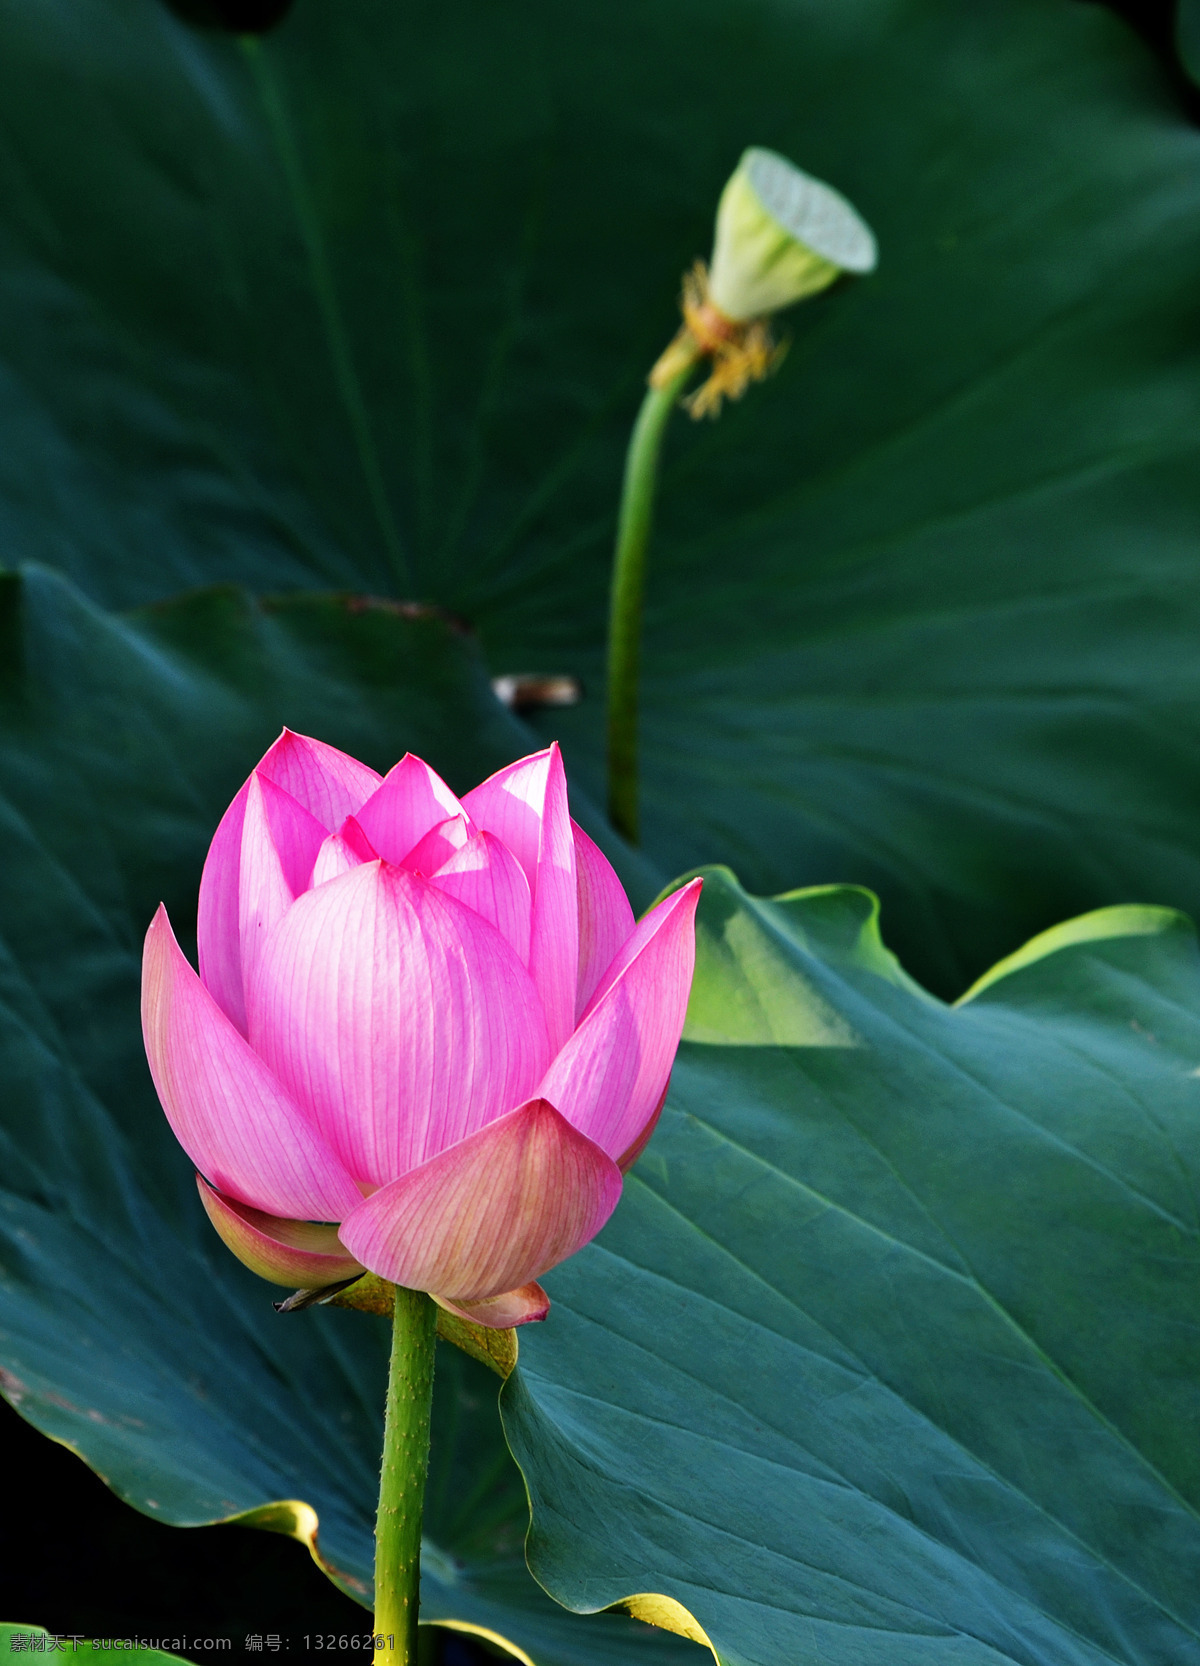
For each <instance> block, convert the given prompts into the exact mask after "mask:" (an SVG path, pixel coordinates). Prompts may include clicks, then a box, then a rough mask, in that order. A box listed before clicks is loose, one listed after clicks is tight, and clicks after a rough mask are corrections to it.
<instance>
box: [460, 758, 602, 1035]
mask: <svg viewBox="0 0 1200 1666" xmlns="http://www.w3.org/2000/svg"><path fill="white" fill-rule="evenodd" d="M463 807H464V808H465V809H466V811H467V812H468V814H469V815H470V817H471V819H472V821H473V822H474V823H475V824H476V826H477V827H480V828H482V829H484V830H485V831H486V832H488V833H494V834H495V835H496V837H497V838H498V839H499V840H500V841H501V843H503V844H505V845H507V846H508V848H509V850H511V851H512V853H513V855H514V856H515V857H516V858H517V861H518V862H519V863H520V864H521V866H522V867H523V868H524V870H525V876H526V878H527V879H528V880H529V889H530V891H531V893H532V896H533V914H532V920H531V925H530V943H529V970H530V971H531V972H532V973H533V981H534V982H535V983H536V984H537V987H538V993H539V994H540V995H541V997H542V1005H543V1006H544V1007H545V1009H546V1023H547V1025H548V1026H549V1030H550V1045H551V1047H553V1048H554V1049H556V1050H557V1049H558V1048H559V1047H561V1046H562V1045H563V1043H564V1042H565V1041H566V1039H567V1037H568V1036H569V1035H570V1033H571V1031H572V1029H573V1028H574V1024H575V994H576V985H577V982H578V970H579V898H578V892H577V888H576V883H575V840H574V838H573V837H572V835H571V816H570V812H569V810H568V808H567V778H566V774H565V772H564V770H563V764H562V755H561V754H560V752H559V750H558V747H557V745H554V746H550V747H549V748H547V750H546V751H545V752H535V753H534V754H533V756H532V757H529V758H522V759H521V760H520V761H519V762H518V763H515V764H509V766H508V767H507V769H502V770H499V771H498V772H497V773H496V774H495V775H493V776H490V777H489V778H488V780H486V781H485V782H484V783H483V784H482V786H479V787H475V788H474V789H473V790H472V791H471V792H469V793H468V794H467V796H466V797H465V798H464V799H463Z"/></svg>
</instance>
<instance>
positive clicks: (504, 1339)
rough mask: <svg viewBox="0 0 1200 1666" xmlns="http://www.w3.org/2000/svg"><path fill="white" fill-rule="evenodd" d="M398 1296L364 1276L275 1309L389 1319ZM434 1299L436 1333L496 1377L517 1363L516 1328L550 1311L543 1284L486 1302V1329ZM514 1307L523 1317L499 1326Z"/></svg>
mask: <svg viewBox="0 0 1200 1666" xmlns="http://www.w3.org/2000/svg"><path fill="white" fill-rule="evenodd" d="M394 1292H395V1287H394V1285H392V1284H390V1283H389V1282H388V1280H387V1279H386V1278H379V1277H378V1276H377V1275H376V1274H375V1273H364V1274H363V1276H362V1277H361V1278H353V1279H348V1280H343V1281H342V1282H341V1283H339V1284H332V1285H329V1286H327V1288H325V1289H324V1290H297V1291H296V1293H295V1295H293V1296H289V1297H288V1299H287V1301H285V1302H276V1304H275V1310H276V1312H277V1313H299V1312H302V1311H303V1310H304V1309H305V1308H306V1307H353V1308H357V1309H358V1311H359V1312H360V1313H376V1314H378V1315H379V1317H380V1318H382V1319H390V1318H391V1317H392V1315H393V1313H394V1312H395V1305H396V1303H395V1293H394ZM535 1292H536V1294H535ZM434 1301H435V1302H437V1333H438V1335H439V1336H440V1337H441V1339H442V1341H443V1342H452V1343H453V1344H454V1346H455V1347H456V1348H460V1349H461V1350H462V1352H463V1353H464V1354H470V1356H471V1358H472V1359H477V1360H478V1361H479V1363H480V1364H481V1365H486V1366H487V1368H488V1370H489V1371H494V1372H495V1373H496V1375H497V1376H498V1377H508V1376H510V1375H511V1373H512V1370H513V1367H514V1366H515V1365H516V1363H517V1334H516V1331H515V1330H514V1329H513V1328H512V1326H513V1325H525V1324H529V1323H530V1321H531V1320H535V1319H544V1318H545V1317H546V1314H547V1313H548V1312H549V1311H550V1298H549V1297H548V1296H547V1295H546V1293H545V1291H544V1290H543V1289H542V1287H541V1285H539V1284H531V1285H527V1286H526V1287H525V1289H524V1290H514V1291H512V1292H511V1293H510V1295H508V1296H496V1297H493V1299H492V1301H491V1302H490V1303H489V1304H488V1306H489V1308H490V1309H491V1310H492V1311H491V1312H490V1313H489V1318H490V1319H491V1323H490V1324H488V1325H481V1324H477V1323H476V1322H475V1321H474V1320H473V1319H471V1318H470V1317H469V1316H468V1315H467V1314H466V1313H463V1312H460V1311H457V1310H456V1309H454V1308H452V1307H450V1306H449V1305H448V1304H447V1303H445V1302H442V1301H438V1299H437V1297H436V1296H435V1297H434ZM506 1303H507V1304H508V1307H507V1308H506V1307H505V1305H504V1304H506ZM510 1309H511V1311H512V1312H514V1313H518V1312H519V1313H520V1315H521V1316H520V1317H519V1318H513V1319H512V1320H511V1322H510V1324H509V1325H508V1326H507V1327H504V1328H498V1327H497V1324H496V1321H497V1319H499V1318H500V1317H501V1315H502V1312H503V1313H505V1314H506V1313H507V1312H508V1311H509V1310H510Z"/></svg>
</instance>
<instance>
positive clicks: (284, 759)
mask: <svg viewBox="0 0 1200 1666" xmlns="http://www.w3.org/2000/svg"><path fill="white" fill-rule="evenodd" d="M258 773H259V774H260V775H265V776H266V777H267V778H268V780H271V781H274V783H275V785H276V786H277V787H282V788H283V790H284V792H286V793H291V795H292V797H293V798H294V799H295V800H296V802H297V803H298V804H302V805H303V806H304V808H305V809H306V810H307V811H308V812H309V814H310V815H313V816H315V817H316V818H317V820H318V821H319V822H320V823H321V825H322V827H324V828H325V829H326V831H327V832H330V833H332V832H333V830H334V828H335V827H339V826H340V825H341V823H342V822H343V821H345V819H346V817H347V816H352V815H353V814H354V813H355V811H356V810H357V809H358V808H359V806H360V805H361V804H363V803H365V801H366V800H367V799H368V798H369V797H370V796H371V794H372V793H373V792H374V791H375V789H376V788H377V787H378V786H379V776H378V775H377V774H376V772H375V771H374V770H373V769H368V768H367V766H366V764H360V763H359V761H358V759H357V758H352V757H350V755H349V753H347V752H339V751H338V749H337V747H336V746H326V745H325V743H324V741H320V740H311V739H310V738H309V737H308V736H307V735H297V734H293V733H292V731H291V730H290V729H285V730H284V731H283V733H282V734H281V735H280V737H279V739H278V740H277V741H276V742H275V744H274V746H273V747H272V748H271V750H270V751H269V752H268V753H266V755H265V756H264V758H263V760H262V762H261V763H260V764H259V766H258Z"/></svg>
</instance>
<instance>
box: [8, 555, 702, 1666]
mask: <svg viewBox="0 0 1200 1666" xmlns="http://www.w3.org/2000/svg"><path fill="white" fill-rule="evenodd" d="M0 644H2V647H0V666H2V668H3V670H2V674H0V826H2V828H3V841H4V860H3V862H0V1078H2V1079H3V1082H4V1092H3V1095H2V1096H0V1367H2V1370H0V1383H2V1385H3V1388H4V1392H5V1393H6V1395H7V1396H8V1398H10V1399H11V1400H12V1401H13V1403H14V1404H15V1405H17V1406H18V1407H19V1408H20V1410H21V1411H22V1412H23V1413H24V1414H25V1416H27V1417H28V1418H30V1419H31V1421H33V1422H34V1423H35V1424H37V1425H38V1427H40V1428H41V1429H43V1430H45V1431H46V1432H47V1433H48V1434H51V1435H53V1436H55V1437H56V1438H57V1439H59V1440H61V1441H63V1442H65V1443H66V1444H68V1445H70V1446H72V1447H74V1449H75V1450H76V1451H78V1452H79V1453H80V1454H81V1455H82V1456H83V1457H84V1458H86V1460H87V1461H88V1463H90V1464H91V1465H92V1466H93V1468H95V1469H97V1470H99V1472H100V1473H101V1474H102V1475H103V1476H104V1477H105V1479H106V1480H107V1481H108V1482H109V1484H110V1485H111V1486H112V1487H113V1489H114V1490H115V1491H116V1492H117V1493H118V1494H119V1495H120V1496H121V1497H123V1498H125V1499H127V1500H128V1501H129V1502H130V1503H131V1504H133V1505H135V1506H136V1507H137V1508H138V1509H141V1510H143V1511H145V1512H147V1513H148V1514H151V1515H154V1516H156V1517H157V1518H158V1519H159V1520H162V1521H167V1522H174V1523H179V1524H184V1525H187V1524H194V1523H199V1522H208V1521H215V1520H222V1519H225V1518H228V1517H231V1516H243V1517H244V1516H245V1515H246V1514H247V1512H251V1513H255V1514H254V1519H255V1521H256V1523H257V1524H259V1525H264V1526H273V1527H275V1528H276V1529H277V1530H280V1531H286V1532H293V1533H295V1534H296V1535H297V1536H298V1537H302V1538H306V1539H308V1540H310V1541H311V1538H312V1530H313V1528H314V1526H315V1525H316V1524H317V1521H318V1519H319V1532H320V1553H321V1559H322V1561H323V1563H324V1564H325V1566H326V1568H327V1571H329V1572H330V1573H331V1574H332V1576H333V1577H334V1578H335V1579H337V1580H338V1582H339V1583H340V1584H341V1585H342V1586H343V1587H344V1588H345V1589H347V1590H348V1591H350V1593H351V1594H353V1595H356V1596H358V1597H359V1598H360V1600H366V1601H367V1602H368V1603H369V1600H370V1581H371V1556H372V1542H371V1532H372V1526H373V1512H374V1500H375V1498H376V1497H377V1494H378V1461H379V1449H380V1442H381V1424H382V1406H383V1391H384V1376H385V1371H386V1355H387V1335H386V1327H385V1326H383V1325H382V1324H381V1323H380V1321H378V1320H376V1319H372V1318H369V1317H368V1316H366V1315H364V1314H358V1313H345V1312H334V1311H327V1310H320V1311H316V1312H308V1313H301V1314H295V1315H290V1316H288V1317H286V1318H283V1317H280V1316H278V1315H276V1314H275V1313H274V1312H273V1311H272V1309H271V1296H272V1294H278V1292H272V1291H271V1289H270V1287H269V1286H267V1285H265V1284H262V1283H261V1282H260V1281H259V1280H257V1279H255V1278H254V1277H252V1276H251V1275H250V1274H248V1273H247V1272H246V1271H245V1269H243V1268H242V1267H241V1266H240V1265H239V1264H238V1263H236V1262H235V1261H234V1260H233V1259H232V1257H230V1256H229V1255H228V1254H227V1253H226V1252H225V1250H224V1249H223V1248H222V1246H221V1245H220V1244H219V1242H218V1241H217V1240H216V1238H215V1236H214V1235H213V1233H212V1231H211V1229H210V1228H209V1226H208V1224H207V1222H206V1221H205V1219H204V1216H203V1212H202V1210H201V1209H200V1206H199V1201H198V1199H197V1197H196V1194H195V1187H194V1181H193V1178H192V1172H191V1165H190V1164H189V1163H188V1161H187V1159H186V1158H185V1157H184V1155H183V1153H182V1151H180V1150H179V1148H178V1147H177V1146H176V1145H175V1142H174V1139H173V1137H172V1135H171V1133H170V1131H169V1129H168V1127H167V1124H166V1120H165V1118H164V1117H163V1116H162V1114H161V1112H160V1111H159V1110H158V1108H157V1106H156V1104H155V1100H154V1092H153V1089H152V1087H151V1085H150V1081H149V1077H148V1073H147V1071H146V1068H145V1062H144V1059H143V1058H142V1055H141V1040H140V1028H139V1024H138V1015H137V1004H138V981H139V976H138V968H139V960H140V942H141V936H142V933H143V931H144V929H145V926H146V922H147V920H148V918H149V916H150V913H151V911H152V910H153V908H154V906H155V905H156V903H157V901H158V899H159V898H160V897H165V898H166V900H167V902H168V904H169V905H170V906H171V908H172V910H173V913H174V915H175V918H176V919H177V920H178V921H179V923H180V925H181V927H183V926H185V924H186V922H187V921H188V920H189V919H194V917H195V893H196V886H197V883H198V878H199V873H200V866H201V862H202V860H203V854H204V849H205V846H206V843H207V840H208V838H209V837H210V836H211V833H212V830H213V827H214V826H215V824H216V820H217V818H218V817H219V815H220V812H221V810H222V808H223V806H224V804H225V802H227V800H228V798H229V797H230V796H231V794H232V792H233V791H234V789H235V788H236V787H237V785H238V784H239V780H240V778H241V777H243V776H244V775H245V773H246V772H247V770H248V769H249V767H250V766H251V765H252V764H253V762H254V760H255V758H256V757H257V756H258V754H259V753H260V752H261V751H262V749H263V748H264V747H265V745H267V744H269V742H270V741H271V740H272V739H273V738H274V735H275V734H276V733H277V731H278V729H279V726H280V724H281V723H282V722H284V721H287V722H288V723H290V724H291V725H292V726H294V727H296V728H300V729H309V730H314V729H316V730H318V731H319V732H320V733H321V734H322V735H323V736H324V737H325V738H327V739H329V740H331V741H333V742H334V743H335V744H341V745H342V746H345V747H347V748H348V749H351V750H353V751H354V752H356V753H357V754H358V755H360V756H363V757H365V758H367V759H368V760H369V761H371V762H373V763H375V764H377V765H385V764H387V763H388V762H389V761H391V760H394V759H395V757H396V756H398V755H399V754H400V753H401V752H403V751H404V749H405V748H406V747H412V748H413V749H414V750H420V751H421V752H422V753H423V754H424V755H425V756H427V757H428V758H429V759H430V760H431V761H433V762H435V763H436V764H437V765H438V767H440V768H442V769H443V770H445V772H446V773H447V775H448V776H449V777H450V778H451V779H452V780H455V781H456V782H457V784H458V785H459V787H460V788H461V787H465V786H466V785H467V784H468V783H469V782H471V781H473V780H476V779H478V778H479V777H480V776H482V775H483V774H484V773H485V772H487V771H489V770H490V769H491V768H493V767H495V766H497V765H498V764H500V763H502V762H504V761H506V760H507V759H508V758H510V757H512V756H514V755H519V753H520V751H521V750H522V748H523V747H524V746H525V745H526V743H527V740H528V736H527V735H526V734H524V733H523V732H522V730H521V728H520V726H519V725H518V724H517V723H515V722H514V721H513V720H512V719H510V718H509V717H508V716H507V714H505V713H504V711H503V710H502V709H501V708H500V707H499V706H498V705H497V704H496V702H495V701H494V700H493V698H492V696H491V692H490V689H489V688H488V686H487V683H486V680H485V678H484V676H483V672H482V668H481V666H480V664H479V661H478V656H477V655H476V653H475V651H474V649H473V647H472V645H471V643H470V642H469V641H468V640H467V639H465V638H464V637H463V636H462V634H461V633H460V632H458V631H456V630H455V628H454V627H453V626H451V625H450V624H448V623H447V622H446V621H444V620H442V619H439V618H437V617H434V616H425V617H405V616H403V615H402V614H400V613H399V612H397V610H395V609H394V608H387V607H364V606H362V605H361V604H359V603H356V602H347V601H346V600H345V599H337V598H333V599H313V598H297V599H292V600H290V601H286V602H283V603H280V604H274V605H271V606H269V607H263V606H257V605H253V604H251V603H249V602H247V600H246V599H245V598H244V597H243V596H242V595H240V594H239V593H238V592H236V591H235V590H233V589H230V590H227V591H218V592H212V593H205V594H199V595H197V596H195V597H192V598H190V599H186V600H184V601H182V602H178V603H172V604H170V605H164V606H163V607H161V608H160V609H157V610H155V611H153V612H152V613H151V614H150V615H149V616H147V617H145V618H143V619H142V620H140V621H139V622H138V623H137V624H136V625H131V624H129V623H127V622H120V621H114V620H112V619H109V618H105V617H103V616H101V615H100V614H98V613H97V612H96V611H95V610H94V609H93V608H91V607H90V606H89V605H88V604H87V603H85V602H84V601H83V600H82V599H81V598H80V597H79V596H78V595H76V594H74V593H73V592H72V591H71V590H70V588H69V586H67V585H66V584H64V582H63V581H62V580H61V579H60V578H57V577H55V576H54V575H52V574H47V573H45V572H39V571H37V570H32V571H30V572H28V573H27V574H26V575H25V576H24V577H22V578H16V577H13V576H8V577H5V578H2V579H0ZM443 1352H444V1353H445V1354H446V1357H445V1358H443V1359H442V1361H441V1362H440V1364H439V1374H438V1385H439V1386H438V1404H437V1408H436V1431H435V1452H434V1460H433V1470H432V1480H431V1483H430V1512H429V1517H428V1529H429V1537H430V1543H429V1547H428V1553H427V1557H426V1576H427V1577H426V1582H425V1603H426V1607H425V1612H426V1615H427V1617H428V1618H429V1619H444V1620H450V1621H455V1622H459V1623H463V1624H467V1625H474V1626H476V1627H483V1628H484V1629H486V1630H490V1631H492V1632H495V1633H499V1634H502V1635H503V1636H505V1637H507V1638H509V1639H510V1640H511V1641H513V1642H514V1643H516V1644H518V1645H519V1646H522V1647H524V1648H525V1649H526V1650H527V1651H529V1653H530V1654H531V1655H532V1656H533V1657H534V1658H535V1660H536V1662H537V1666H606V1663H607V1662H608V1661H610V1660H612V1659H614V1658H619V1659H628V1660H631V1661H637V1660H645V1661H646V1663H647V1666H650V1662H651V1661H652V1660H653V1659H655V1658H664V1656H663V1650H664V1649H666V1650H668V1651H670V1650H672V1648H673V1647H674V1645H673V1640H664V1639H662V1638H659V1637H657V1636H656V1635H655V1634H654V1633H652V1632H650V1631H648V1630H647V1629H646V1628H645V1627H642V1626H634V1625H633V1624H632V1622H629V1621H625V1620H617V1619H614V1618H613V1617H611V1616H609V1617H605V1618H603V1619H601V1620H598V1621H591V1622H588V1623H586V1624H581V1622H579V1621H578V1620H577V1619H576V1618H575V1617H574V1616H573V1615H570V1614H567V1613H565V1612H564V1611H563V1610H562V1609H559V1608H556V1607H555V1605H554V1604H553V1603H552V1602H551V1601H550V1600H549V1599H548V1598H547V1597H546V1596H544V1595H543V1593H542V1592H541V1591H539V1590H538V1588H537V1586H536V1585H535V1584H534V1582H533V1581H532V1580H531V1579H530V1577H529V1575H528V1573H527V1572H526V1571H525V1568H524V1564H523V1562H522V1559H521V1538H522V1534H523V1531H524V1527H525V1522H526V1520H527V1511H526V1504H525V1496H524V1492H523V1489H522V1487H521V1483H520V1478H519V1476H518V1475H517V1474H516V1472H515V1470H514V1469H513V1467H512V1463H511V1460H510V1459H509V1457H508V1454H507V1451H506V1448H505V1446H504V1442H503V1439H502V1436H501V1434H500V1429H499V1421H498V1418H497V1415H496V1409H495V1393H496V1386H497V1385H496V1379H495V1378H494V1377H492V1376H490V1375H489V1374H488V1373H487V1372H485V1371H483V1368H482V1367H476V1366H474V1365H473V1364H472V1363H471V1362H469V1361H467V1360H465V1359H464V1358H462V1357H461V1356H459V1355H457V1354H456V1353H454V1351H453V1350H443ZM288 1500H292V1501H298V1502H297V1503H296V1504H295V1505H291V1506H289V1505H287V1504H286V1502H285V1501H288ZM272 1504H279V1505H280V1507H279V1508H276V1509H273V1510H272V1509H270V1508H265V1507H267V1506H270V1505H272ZM314 1513H315V1514H314ZM366 1625H367V1621H366V1618H365V1616H364V1629H365V1628H366ZM686 1647H687V1645H683V1644H680V1645H678V1649H681V1650H682V1649H686Z"/></svg>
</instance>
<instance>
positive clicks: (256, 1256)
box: [196, 1175, 364, 1290]
mask: <svg viewBox="0 0 1200 1666" xmlns="http://www.w3.org/2000/svg"><path fill="white" fill-rule="evenodd" d="M196 1185H197V1186H198V1187H199V1188H200V1201H201V1203H203V1205H204V1208H205V1212H206V1213H207V1215H208V1218H209V1220H210V1221H211V1222H212V1224H213V1226H214V1227H215V1228H216V1230H217V1233H218V1235H219V1236H220V1238H221V1241H222V1242H223V1243H224V1245H225V1247H226V1249H229V1250H232V1251H233V1253H234V1255H236V1256H237V1258H238V1260H239V1261H240V1262H241V1263H242V1265H243V1266H245V1267H249V1269H250V1271H251V1272H252V1273H257V1274H258V1276H259V1278H265V1279H267V1280H268V1281H269V1282H270V1283H271V1284H290V1285H291V1286H292V1288H293V1289H296V1288H297V1287H299V1288H300V1289H303V1290H319V1289H320V1288H321V1287H322V1286H323V1285H326V1284H336V1283H337V1282H338V1280H339V1279H346V1278H353V1277H354V1276H355V1274H356V1273H361V1272H363V1271H364V1269H363V1268H362V1267H360V1266H359V1264H358V1262H357V1261H356V1260H355V1259H354V1257H353V1256H352V1255H347V1254H346V1252H345V1250H344V1249H343V1248H342V1245H341V1241H340V1239H339V1238H338V1235H337V1228H336V1227H335V1226H324V1225H318V1224H316V1223H315V1222H313V1221H290V1220H285V1219H283V1217H282V1216H279V1215H267V1214H264V1213H263V1211H262V1210H261V1209H251V1208H250V1206H249V1204H246V1203H238V1202H237V1201H236V1200H235V1199H234V1198H231V1197H224V1196H223V1195H222V1194H221V1193H220V1192H214V1191H213V1189H212V1187H211V1186H210V1185H209V1184H208V1182H207V1181H206V1180H204V1179H202V1178H201V1176H200V1175H197V1176H196Z"/></svg>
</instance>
